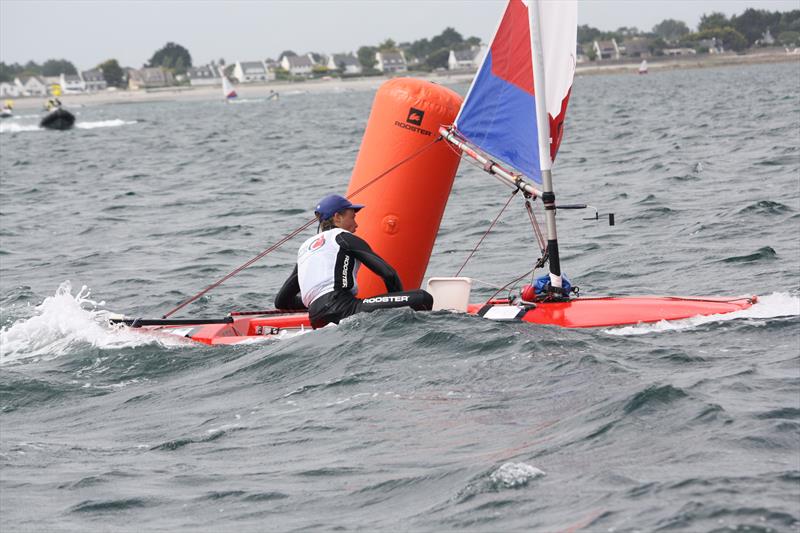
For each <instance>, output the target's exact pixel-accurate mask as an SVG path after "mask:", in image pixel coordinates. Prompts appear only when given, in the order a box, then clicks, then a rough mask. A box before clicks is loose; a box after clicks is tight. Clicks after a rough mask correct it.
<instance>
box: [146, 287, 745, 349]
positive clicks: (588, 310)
mask: <svg viewBox="0 0 800 533" xmlns="http://www.w3.org/2000/svg"><path fill="white" fill-rule="evenodd" d="M756 301H758V298H757V297H756V296H750V297H742V298H688V297H687V298H683V297H669V296H662V297H658V296H631V297H620V298H614V297H607V298H575V299H573V300H570V301H567V302H543V303H538V304H536V305H535V307H534V306H520V305H513V304H509V302H508V300H495V301H492V302H491V303H489V304H471V305H470V306H469V308H468V313H469V314H472V315H477V316H481V317H483V318H487V319H491V320H498V321H505V322H530V323H533V324H539V325H545V326H559V327H564V328H602V327H614V326H629V325H632V324H640V323H652V322H660V321H662V320H681V319H686V318H692V317H696V316H709V315H723V314H727V313H732V312H734V311H742V310H744V309H747V308H749V307H751V306H752V305H753V304H754V303H756ZM310 328H311V323H310V322H309V320H308V314H306V313H286V314H268V315H267V314H265V315H255V316H240V317H234V318H233V321H232V322H230V323H225V324H198V325H191V324H190V325H180V326H144V327H141V328H137V329H139V330H140V331H145V332H148V333H152V334H156V335H169V336H173V337H174V336H178V337H185V338H187V339H191V340H193V341H196V342H201V343H203V344H210V345H217V344H238V343H242V342H253V341H258V340H262V339H267V338H277V337H280V336H282V335H286V334H291V333H298V332H301V331H303V330H307V329H310Z"/></svg>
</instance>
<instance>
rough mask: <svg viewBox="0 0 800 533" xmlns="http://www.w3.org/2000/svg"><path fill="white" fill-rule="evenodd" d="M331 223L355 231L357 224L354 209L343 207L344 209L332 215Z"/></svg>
mask: <svg viewBox="0 0 800 533" xmlns="http://www.w3.org/2000/svg"><path fill="white" fill-rule="evenodd" d="M333 223H334V224H336V227H337V228H342V229H343V230H347V231H349V232H350V233H355V232H356V229H358V224H356V210H355V209H345V210H344V211H340V212H338V213H336V214H335V215H333Z"/></svg>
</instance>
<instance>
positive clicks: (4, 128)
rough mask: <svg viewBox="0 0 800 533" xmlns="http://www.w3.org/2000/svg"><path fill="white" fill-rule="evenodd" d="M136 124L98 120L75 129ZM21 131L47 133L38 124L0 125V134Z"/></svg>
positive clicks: (126, 121) (134, 122)
mask: <svg viewBox="0 0 800 533" xmlns="http://www.w3.org/2000/svg"><path fill="white" fill-rule="evenodd" d="M131 124H136V121H135V120H122V119H119V118H115V119H112V120H98V121H93V122H76V123H75V127H76V128H77V129H79V130H94V129H97V128H118V127H120V126H129V125H131ZM22 131H48V130H46V129H44V128H40V127H39V125H38V124H17V123H13V122H12V123H9V122H2V123H0V133H19V132H22Z"/></svg>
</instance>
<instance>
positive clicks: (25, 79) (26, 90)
mask: <svg viewBox="0 0 800 533" xmlns="http://www.w3.org/2000/svg"><path fill="white" fill-rule="evenodd" d="M14 85H16V86H17V87H18V88H19V92H20V94H19V95H20V96H47V84H46V83H45V81H44V79H42V78H41V77H40V76H19V77H17V78H14Z"/></svg>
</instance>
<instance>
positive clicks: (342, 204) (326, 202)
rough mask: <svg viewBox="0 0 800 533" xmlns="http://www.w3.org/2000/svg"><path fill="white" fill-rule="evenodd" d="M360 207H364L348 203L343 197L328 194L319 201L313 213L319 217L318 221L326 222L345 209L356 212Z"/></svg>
mask: <svg viewBox="0 0 800 533" xmlns="http://www.w3.org/2000/svg"><path fill="white" fill-rule="evenodd" d="M362 207H364V206H363V205H361V204H353V203H350V200H348V199H347V198H345V197H344V196H339V195H338V194H329V195H328V196H326V197H325V198H323V199H322V200H320V201H319V203H318V204H317V208H316V209H314V212H315V213H316V214H318V215H319V218H320V220H328V219H329V218H331V217H332V216H333V215H335V214H336V213H338V212H339V211H344V210H345V209H355V210H356V211H358V210H359V209H361V208H362Z"/></svg>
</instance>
